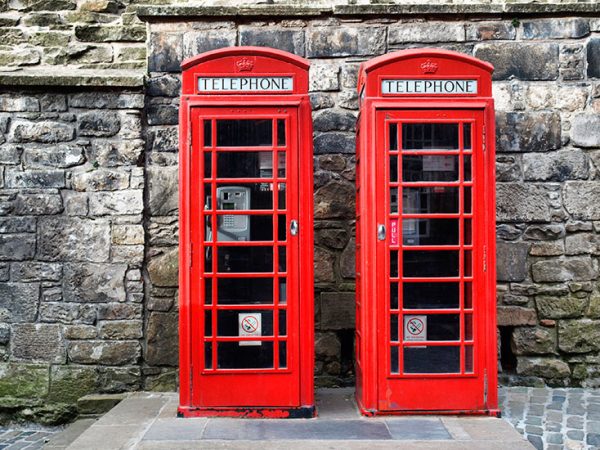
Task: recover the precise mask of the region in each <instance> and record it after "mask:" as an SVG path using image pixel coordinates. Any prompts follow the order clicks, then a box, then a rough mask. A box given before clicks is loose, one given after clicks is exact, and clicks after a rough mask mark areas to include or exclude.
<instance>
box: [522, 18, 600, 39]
mask: <svg viewBox="0 0 600 450" xmlns="http://www.w3.org/2000/svg"><path fill="white" fill-rule="evenodd" d="M589 33H590V25H589V22H588V20H587V19H585V18H582V17H578V18H568V19H563V18H552V19H541V20H533V21H526V22H523V39H577V38H581V37H584V36H587V35H588V34H589Z"/></svg>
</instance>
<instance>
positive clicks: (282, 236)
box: [277, 214, 287, 242]
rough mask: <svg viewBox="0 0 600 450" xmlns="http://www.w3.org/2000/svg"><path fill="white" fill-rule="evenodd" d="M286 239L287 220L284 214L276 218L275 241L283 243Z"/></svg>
mask: <svg viewBox="0 0 600 450" xmlns="http://www.w3.org/2000/svg"><path fill="white" fill-rule="evenodd" d="M286 238H287V220H286V216H285V214H279V216H277V239H278V240H279V241H281V242H285V240H286Z"/></svg>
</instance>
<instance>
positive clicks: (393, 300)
mask: <svg viewBox="0 0 600 450" xmlns="http://www.w3.org/2000/svg"><path fill="white" fill-rule="evenodd" d="M390 309H398V283H395V282H391V283H390Z"/></svg>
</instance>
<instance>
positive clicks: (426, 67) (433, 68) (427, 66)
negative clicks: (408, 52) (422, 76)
mask: <svg viewBox="0 0 600 450" xmlns="http://www.w3.org/2000/svg"><path fill="white" fill-rule="evenodd" d="M421 70H422V71H423V73H436V72H437V70H438V65H437V63H434V62H433V61H432V60H430V59H428V60H427V61H425V62H424V63H423V64H421Z"/></svg>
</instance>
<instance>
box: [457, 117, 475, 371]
mask: <svg viewBox="0 0 600 450" xmlns="http://www.w3.org/2000/svg"><path fill="white" fill-rule="evenodd" d="M463 131H464V122H459V125H458V147H459V149H460V154H459V155H458V180H459V182H460V184H461V187H460V189H459V191H460V192H459V197H458V205H459V209H458V212H459V214H460V219H459V221H458V243H459V245H460V250H459V256H458V257H459V260H458V275H459V276H460V278H461V281H460V282H459V283H458V307H459V309H460V313H459V320H458V325H459V330H458V337H459V340H460V354H459V362H460V373H461V374H464V373H465V332H464V328H465V314H464V301H463V296H464V291H465V283H464V274H465V268H464V264H465V260H464V254H465V249H464V229H465V226H464V225H465V219H464V211H465V203H464V192H465V184H466V183H465V174H464V167H463V161H464V154H463V152H464V147H465V146H464V133H463ZM469 185H472V183H469Z"/></svg>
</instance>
